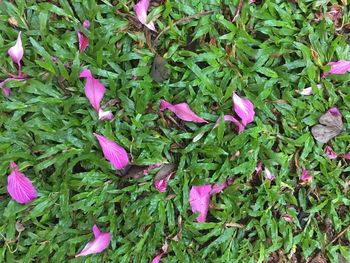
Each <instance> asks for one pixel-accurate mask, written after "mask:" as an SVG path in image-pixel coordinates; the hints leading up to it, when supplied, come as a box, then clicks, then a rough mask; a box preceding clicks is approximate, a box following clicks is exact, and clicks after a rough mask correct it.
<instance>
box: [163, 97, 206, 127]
mask: <svg viewBox="0 0 350 263" xmlns="http://www.w3.org/2000/svg"><path fill="white" fill-rule="evenodd" d="M165 109H168V110H170V111H172V112H173V113H175V115H176V116H177V117H178V118H179V119H181V120H184V121H192V122H197V123H208V122H207V121H206V120H204V119H202V118H201V117H199V116H198V115H196V114H195V113H194V112H193V111H192V110H191V109H190V107H189V106H188V104H187V103H179V104H174V105H172V104H170V103H169V102H167V101H165V100H161V101H160V107H159V110H160V111H163V110H165Z"/></svg>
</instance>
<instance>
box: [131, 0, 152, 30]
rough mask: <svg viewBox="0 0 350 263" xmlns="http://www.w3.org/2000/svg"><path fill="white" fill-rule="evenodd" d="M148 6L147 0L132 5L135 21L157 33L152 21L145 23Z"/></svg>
mask: <svg viewBox="0 0 350 263" xmlns="http://www.w3.org/2000/svg"><path fill="white" fill-rule="evenodd" d="M148 6H149V0H140V1H139V2H138V3H137V4H136V5H134V11H135V13H136V16H137V19H138V20H139V21H140V22H141V23H142V24H144V25H145V26H146V27H148V28H149V29H151V30H153V31H155V32H157V30H156V28H155V26H154V23H153V21H150V22H149V23H147V10H148Z"/></svg>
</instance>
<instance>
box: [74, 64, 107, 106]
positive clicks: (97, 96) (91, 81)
mask: <svg viewBox="0 0 350 263" xmlns="http://www.w3.org/2000/svg"><path fill="white" fill-rule="evenodd" d="M80 77H81V78H86V82H85V95H86V97H87V98H88V99H89V101H90V104H91V105H92V107H93V108H94V109H95V110H96V111H97V112H99V111H100V103H101V100H102V98H103V96H104V94H105V92H106V89H105V87H104V86H103V84H102V83H101V82H100V81H99V80H97V79H95V78H94V77H93V76H92V75H91V72H90V70H88V69H85V70H83V72H81V73H80Z"/></svg>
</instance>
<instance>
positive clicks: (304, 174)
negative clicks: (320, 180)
mask: <svg viewBox="0 0 350 263" xmlns="http://www.w3.org/2000/svg"><path fill="white" fill-rule="evenodd" d="M301 172H302V176H300V180H301V181H302V182H303V183H310V182H311V181H312V178H313V177H312V175H311V174H309V172H308V171H307V170H305V169H302V171H301Z"/></svg>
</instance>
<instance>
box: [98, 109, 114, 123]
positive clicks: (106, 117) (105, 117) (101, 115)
mask: <svg viewBox="0 0 350 263" xmlns="http://www.w3.org/2000/svg"><path fill="white" fill-rule="evenodd" d="M113 117H114V116H113V113H112V111H110V110H109V111H103V110H102V109H100V110H99V111H98V119H99V120H101V121H110V120H111V119H113Z"/></svg>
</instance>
